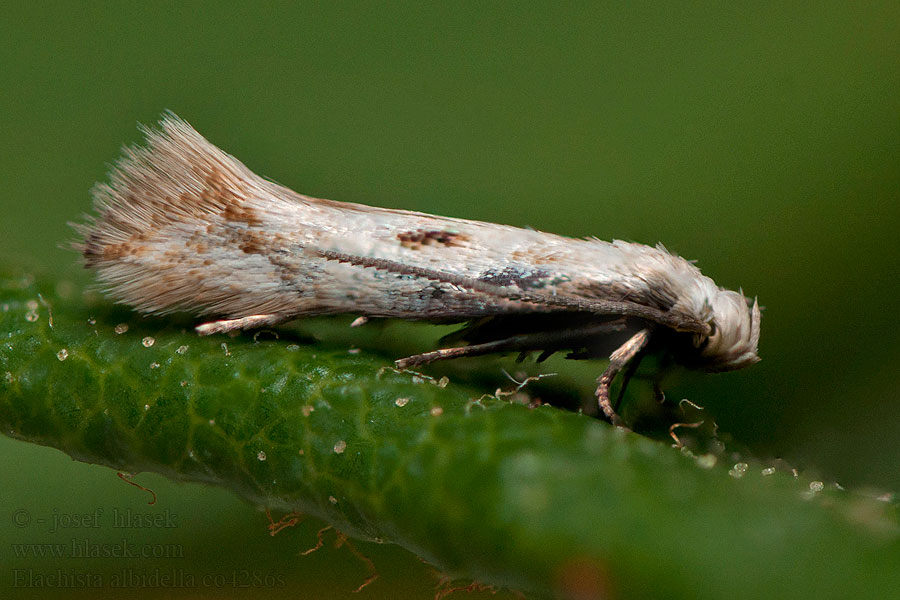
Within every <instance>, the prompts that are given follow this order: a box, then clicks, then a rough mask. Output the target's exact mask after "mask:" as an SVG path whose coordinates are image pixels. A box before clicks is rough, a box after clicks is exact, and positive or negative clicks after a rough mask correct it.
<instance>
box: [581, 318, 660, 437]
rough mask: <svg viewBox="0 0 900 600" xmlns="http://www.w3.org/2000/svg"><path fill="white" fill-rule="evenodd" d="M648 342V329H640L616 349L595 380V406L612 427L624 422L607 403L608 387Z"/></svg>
mask: <svg viewBox="0 0 900 600" xmlns="http://www.w3.org/2000/svg"><path fill="white" fill-rule="evenodd" d="M649 340H650V329H641V330H640V331H638V332H637V333H636V334H634V335H633V336H631V337H630V338H629V339H628V341H627V342H625V343H624V344H622V345H621V346H619V347H618V348H616V350H615V351H614V352H613V353H612V355H611V356H610V357H609V366H608V367H606V370H605V371H603V374H602V375H600V377H598V378H597V391H596V392H595V393H594V395H595V396H597V405H598V406H599V407H600V410H601V411H603V414H604V415H606V417H607V418H608V419H609V420H610V422H611V423H612V424H613V425H617V426H623V425H624V422H623V421H622V418H621V417H619V415H617V414H616V411H615V410H614V409H613V407H612V404H611V403H610V401H609V386H610V385H612V381H613V379H614V378H615V377H616V375H617V374H618V372H619V371H621V370H622V369H623V368H625V366H626V365H627V364H628V363H629V362H631V360H632V359H634V358H635V357H636V356H637V355H638V354H639V353H640V351H641V350H643V349H644V347H645V346H646V345H647V342H648V341H649Z"/></svg>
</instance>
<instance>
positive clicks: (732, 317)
mask: <svg viewBox="0 0 900 600" xmlns="http://www.w3.org/2000/svg"><path fill="white" fill-rule="evenodd" d="M708 302H709V305H708V308H709V311H708V313H707V314H708V318H707V323H709V327H710V332H709V334H708V335H705V334H699V333H697V334H694V346H695V347H696V348H697V350H698V351H699V355H700V356H699V359H700V360H699V362H700V364H699V365H698V366H699V367H700V368H702V369H704V370H706V371H732V370H734V369H740V368H742V367H746V366H749V365H752V364H753V363H755V362H758V361H759V356H758V355H757V353H756V352H757V346H758V344H759V320H760V310H759V303H758V302H757V301H756V300H755V299H754V300H753V302H752V304H751V302H750V300H749V299H748V298H745V297H744V295H743V294H741V293H738V292H732V291H729V290H721V289H720V290H718V291H717V292H716V293H714V294H712V296H711V297H710V298H709V300H708Z"/></svg>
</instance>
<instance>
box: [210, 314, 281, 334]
mask: <svg viewBox="0 0 900 600" xmlns="http://www.w3.org/2000/svg"><path fill="white" fill-rule="evenodd" d="M281 321H284V315H250V316H247V317H241V318H240V319H222V320H220V321H210V322H209V323H203V324H201V325H197V326H196V327H194V330H195V331H196V332H197V333H199V334H200V335H212V334H214V333H225V332H226V331H234V330H236V329H251V328H253V327H262V326H263V325H274V324H275V323H280V322H281Z"/></svg>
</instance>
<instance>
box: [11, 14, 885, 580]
mask: <svg viewBox="0 0 900 600" xmlns="http://www.w3.org/2000/svg"><path fill="white" fill-rule="evenodd" d="M801 4H803V5H802V6H801ZM0 65H2V66H0V90H2V92H0V136H2V137H0V140H2V141H0V203H2V210H0V215H2V219H0V240H2V241H0V258H2V259H3V260H5V261H7V262H12V263H19V264H23V265H26V266H29V267H33V268H36V269H40V270H44V271H50V272H52V273H58V274H60V275H61V276H64V277H67V278H69V279H75V280H77V281H86V280H87V275H86V274H84V273H83V272H81V270H80V268H79V266H78V265H77V260H76V256H75V255H74V254H73V253H71V252H67V251H63V250H60V249H59V248H58V244H59V243H60V242H61V241H63V240H66V239H69V238H70V237H71V235H72V233H71V231H70V230H69V229H68V227H67V226H66V223H67V221H71V220H77V219H79V218H80V215H81V214H82V213H83V212H84V211H86V210H87V209H88V208H89V205H90V197H89V194H88V190H89V189H90V187H91V185H92V184H93V183H94V182H95V181H97V180H100V179H102V178H103V177H104V176H105V174H106V172H107V169H108V166H109V164H110V163H111V162H112V161H113V160H114V159H115V158H116V157H117V156H118V155H119V151H120V146H121V145H122V144H123V143H126V142H134V141H137V140H139V139H140V136H139V133H138V131H137V130H136V127H135V125H136V123H137V122H143V123H152V122H154V121H155V120H156V119H157V118H158V116H159V114H160V112H161V111H162V110H163V109H171V110H173V111H174V112H176V113H177V114H179V115H180V116H181V117H183V118H185V119H187V120H188V121H190V122H191V123H192V124H193V125H194V126H195V127H196V128H197V129H198V130H199V131H200V132H201V133H203V134H204V135H205V136H207V137H208V138H209V139H210V140H212V141H213V142H214V143H216V144H217V145H219V146H221V147H223V148H224V149H225V150H226V151H228V152H230V153H232V154H234V155H236V156H237V157H239V158H240V159H242V160H243V161H244V162H246V163H247V164H248V165H249V166H250V167H251V168H253V169H254V170H256V171H257V172H259V173H260V174H263V175H266V176H268V177H271V178H273V179H275V180H277V181H279V182H281V183H284V184H285V185H288V186H289V187H292V188H294V189H296V190H298V191H300V192H304V193H308V194H310V195H314V196H319V197H326V198H334V199H338V200H351V201H357V202H362V203H367V204H372V205H378V206H389V207H396V208H407V209H413V210H421V211H426V212H433V213H438V214H443V215H451V216H458V217H465V218H471V219H479V220H487V221H494V222H503V223H509V224H513V225H520V226H531V227H534V228H537V229H541V230H545V231H552V232H556V233H561V234H565V235H569V236H574V237H579V236H597V237H599V238H601V239H611V238H622V239H627V240H634V241H639V242H644V243H650V244H653V243H656V242H658V241H662V242H663V243H665V244H666V246H667V247H668V248H669V249H670V250H672V251H674V252H677V253H678V254H681V255H683V256H685V257H687V258H692V259H694V258H695V259H698V261H699V266H700V267H701V268H702V269H703V271H704V273H706V274H708V275H710V276H712V277H713V278H714V279H715V280H716V281H717V282H718V283H720V284H721V285H723V286H726V287H732V288H738V287H743V289H744V291H745V293H747V294H748V295H756V296H758V297H759V299H760V302H761V303H762V304H763V305H764V306H765V307H766V309H765V312H764V316H763V326H762V341H761V347H760V353H761V355H762V357H763V362H761V363H760V364H759V365H756V366H754V367H752V368H750V369H747V370H745V371H741V372H737V373H732V374H725V375H715V376H703V375H701V376H690V377H686V378H684V379H682V380H681V381H680V382H679V383H678V384H677V385H676V386H675V387H674V388H673V389H670V390H669V394H670V397H675V398H680V397H687V398H690V399H691V400H694V401H696V402H698V403H700V404H703V405H704V406H706V409H707V410H708V411H710V412H711V413H712V414H713V415H714V416H715V418H716V420H717V421H718V423H719V427H720V430H721V431H724V432H728V433H730V434H731V435H732V436H733V437H734V438H735V439H736V440H737V441H738V442H740V443H741V444H744V445H746V446H747V447H749V448H751V449H752V451H753V452H754V453H755V454H756V455H757V456H760V457H763V458H769V457H776V456H777V457H784V458H785V459H787V460H788V461H789V462H791V463H792V464H794V465H796V466H797V467H799V468H801V469H805V470H807V471H809V472H813V473H817V474H819V475H820V476H821V477H823V478H825V479H826V480H836V481H838V482H840V483H841V484H843V485H844V486H845V487H854V488H860V487H870V488H875V489H880V490H898V489H900V402H898V397H900V393H898V391H897V390H898V387H900V372H898V365H900V347H898V346H897V344H896V343H895V342H896V340H898V339H900V319H898V316H897V314H898V304H900V302H898V297H900V250H898V247H897V226H898V224H900V5H898V4H897V3H896V2H883V3H867V4H866V5H865V6H862V5H857V4H856V3H844V2H825V3H816V6H815V7H813V6H811V5H810V6H807V5H805V3H795V4H792V5H788V6H786V5H784V3H775V2H766V3H752V4H750V5H744V4H741V5H738V4H736V3H733V4H726V3H691V4H690V6H673V5H666V6H663V4H662V3H622V4H611V5H606V6H603V5H601V4H600V3H591V4H590V6H589V7H584V6H582V7H580V8H563V7H562V6H561V5H559V4H557V3H548V4H547V5H544V4H542V3H508V4H507V3H484V2H478V3H474V2H473V3H454V4H452V5H422V4H420V3H409V4H406V5H403V4H391V5H389V6H385V5H378V4H361V5H358V4H352V3H350V4H332V3H321V4H318V3H315V4H313V3H296V4H295V3H285V4H284V5H282V6H279V5H277V4H271V3H261V2H259V3H258V2H249V3H233V2H223V3H184V2H182V3H177V4H169V3H100V2H94V3H89V4H76V3H63V2H57V3H52V2H51V3H43V4H41V5H40V6H38V5H37V4H34V5H32V4H31V3H21V4H20V5H19V6H12V5H8V6H6V7H5V8H4V9H3V11H2V23H0ZM601 366H602V365H595V367H596V368H597V370H598V371H599V369H600V368H601ZM585 390H586V393H589V392H590V384H589V383H585ZM0 451H2V453H3V456H4V460H3V461H2V465H3V466H2V467H0V490H2V491H0V494H2V507H3V509H4V510H5V509H7V508H18V507H20V506H24V507H27V508H28V509H29V510H31V511H35V514H50V512H51V511H52V510H53V509H54V508H56V509H58V510H59V511H63V512H66V511H67V512H78V511H80V512H90V511H91V510H93V509H94V508H96V507H97V506H107V507H108V508H109V507H115V506H118V507H120V508H121V507H124V506H133V507H135V508H136V509H138V510H142V508H141V507H142V506H143V504H142V503H143V501H144V498H142V497H140V496H139V495H138V494H137V493H136V492H135V491H134V490H133V489H132V488H128V487H127V486H124V485H122V484H120V483H119V482H118V481H117V480H116V479H115V477H113V476H111V474H110V472H109V471H108V470H106V469H102V468H99V467H91V466H87V465H81V464H76V463H72V462H70V461H69V460H68V458H66V457H65V456H64V455H62V454H61V453H59V452H57V451H53V450H48V449H43V448H38V447H32V446H29V445H27V444H23V443H17V442H13V441H11V440H9V439H6V438H0ZM140 481H141V482H142V483H145V484H146V483H147V482H148V481H149V482H151V483H152V484H153V486H154V489H156V490H157V492H158V493H159V492H162V493H163V495H164V497H165V499H166V502H168V504H167V506H171V507H174V508H173V510H175V509H177V510H178V511H181V513H182V514H183V516H184V518H183V520H182V525H181V527H180V529H179V530H178V532H177V536H179V537H178V539H180V540H181V542H182V543H184V544H193V546H192V548H193V549H192V550H191V551H190V562H191V567H190V568H196V569H200V570H202V565H203V564H205V563H209V565H216V567H217V568H218V567H219V566H221V565H222V564H223V563H222V562H221V561H222V557H221V556H219V555H218V554H217V552H214V551H212V550H211V549H213V550H214V549H215V548H216V547H217V546H225V547H230V546H234V545H235V544H237V547H238V548H246V551H242V553H239V555H238V556H237V557H234V558H229V559H227V560H233V561H235V562H236V564H238V563H240V564H248V563H250V564H256V563H259V564H261V565H266V564H271V565H275V566H276V567H277V568H278V569H279V571H280V572H285V573H288V574H289V575H288V577H289V584H290V585H289V587H290V588H291V589H293V590H295V591H298V590H303V589H306V588H304V587H303V586H305V585H313V584H311V583H310V582H309V581H308V580H307V578H308V577H310V574H311V573H312V574H315V577H317V578H318V577H324V578H326V580H325V583H322V584H321V585H320V584H319V583H315V584H314V585H313V587H311V588H309V589H310V590H315V593H316V595H317V597H343V596H344V595H345V593H346V592H347V591H348V590H350V589H353V588H354V587H356V585H358V583H359V582H361V579H362V578H364V574H365V569H364V567H363V566H362V565H361V564H360V563H357V562H354V561H355V559H354V558H353V557H352V555H349V554H348V553H346V551H334V550H331V551H328V552H330V554H328V555H326V556H324V557H322V556H320V557H318V558H316V557H312V558H309V559H304V561H305V562H304V561H301V560H300V559H298V558H296V557H295V556H294V555H295V554H296V550H297V549H302V547H305V545H310V544H307V542H310V540H311V539H312V537H314V536H312V532H314V531H315V529H316V527H315V526H314V525H309V526H305V527H307V529H306V530H305V531H304V532H303V533H302V534H298V533H293V532H292V533H290V534H288V535H284V536H283V537H279V538H275V541H272V540H271V539H269V538H268V537H267V536H266V535H265V519H264V517H262V516H260V515H259V514H258V513H257V512H256V511H255V510H253V509H251V508H249V507H247V506H245V505H243V504H242V503H241V502H240V501H239V500H237V499H234V498H232V497H231V496H230V495H229V494H227V493H225V492H221V491H218V490H209V489H204V488H201V487H198V486H178V485H175V484H171V483H168V482H166V481H165V480H163V479H161V478H157V477H154V476H142V478H141V479H140ZM98 501H99V502H100V504H99V505H98ZM3 518H4V519H6V515H3ZM5 522H6V523H9V521H8V520H6V521H5ZM26 532H27V535H25V534H26ZM101 533H103V535H107V534H109V535H112V533H110V532H101ZM113 533H114V532H113ZM47 536H49V534H47ZM311 536H312V537H311ZM49 537H52V536H49ZM41 539H43V538H41V537H40V535H39V534H38V532H37V531H32V530H27V529H26V530H22V529H17V528H14V527H12V528H11V527H10V526H8V525H7V526H3V527H0V541H2V543H3V544H4V546H3V551H6V549H7V548H8V547H9V544H10V543H22V542H31V541H33V540H35V541H40V540H41ZM53 539H56V538H53ZM273 548H278V550H277V551H273ZM244 552H246V553H249V554H251V555H253V556H254V558H253V559H252V560H251V559H249V558H248V555H247V554H245V553H244ZM226 554H227V553H226ZM273 554H277V555H278V558H277V560H276V559H274V558H273ZM374 554H375V557H376V563H377V564H378V567H379V569H380V570H381V571H382V573H383V579H385V578H387V579H388V581H392V582H393V583H391V585H392V586H401V587H399V588H398V589H400V590H403V589H406V590H408V591H409V593H410V594H420V593H423V591H424V593H426V594H427V593H428V590H429V589H430V588H429V586H430V585H431V583H432V582H431V580H429V579H428V577H427V576H426V575H423V573H424V572H425V570H424V567H422V566H420V565H419V563H417V561H415V560H412V559H410V558H408V557H407V556H406V555H405V554H404V553H402V552H400V551H399V550H394V549H389V548H381V549H378V550H376V551H374ZM386 557H387V558H386ZM378 558H381V560H377V559H378ZM227 560H226V561H225V562H227ZM253 561H256V562H255V563H254V562H253ZM20 562H22V561H20ZM17 564H18V563H17ZM22 564H25V563H24V562H23V563H22ZM35 564H36V565H39V567H40V568H46V567H47V563H46V561H38V562H36V563H35ZM107 567H108V565H107ZM110 568H111V567H110ZM328 568H331V569H332V571H330V573H331V575H328V574H327V573H326V574H323V571H322V570H323V569H328ZM392 569H394V570H395V571H396V573H394V576H395V579H393V580H391V579H390V577H391V570H392ZM404 571H409V572H411V573H413V575H410V576H409V577H404V576H403V572H404ZM356 575H358V578H357V579H354V577H356ZM329 577H331V578H332V579H333V580H334V581H333V582H332V583H333V584H334V585H333V586H332V585H331V584H330V583H328V581H330V580H329V579H327V578H329ZM348 577H349V580H346V581H345V580H344V579H345V578H348ZM8 585H10V580H9V573H7V572H4V573H0V589H5V588H6V587H7V586H8ZM379 586H381V587H379ZM402 586H407V588H404V587H402ZM158 591H159V590H157V592H158ZM168 591H171V590H167V592H168ZM32 592H33V593H34V594H37V595H40V594H44V593H48V594H49V593H50V592H49V591H48V590H32ZM141 593H146V594H147V595H149V596H152V595H153V594H154V593H155V592H154V591H153V590H143V591H139V592H138V595H140V594H141ZM368 593H369V594H370V595H371V597H380V594H385V595H388V594H390V595H395V594H396V593H397V592H396V591H395V590H391V589H390V588H389V587H388V584H387V583H384V582H382V583H380V584H379V583H376V584H375V585H373V586H372V588H370V590H369V592H368ZM188 595H193V594H188ZM194 597H196V596H194Z"/></svg>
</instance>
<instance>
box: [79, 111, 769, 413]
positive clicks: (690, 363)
mask: <svg viewBox="0 0 900 600" xmlns="http://www.w3.org/2000/svg"><path fill="white" fill-rule="evenodd" d="M143 131H144V133H145V135H146V145H145V146H143V147H132V148H126V149H125V150H124V156H123V157H122V158H120V159H119V161H118V163H117V164H116V165H115V167H114V168H113V170H112V172H111V174H110V176H109V181H108V183H102V184H98V185H97V186H95V188H94V190H93V199H94V210H95V211H96V215H95V216H89V217H87V218H86V221H85V222H84V223H82V224H80V225H74V227H75V228H76V230H77V231H78V232H79V234H80V236H79V237H80V241H78V242H76V243H75V248H76V249H77V250H78V251H79V252H80V253H81V254H82V256H83V257H84V264H85V266H86V267H88V268H91V269H95V270H96V274H97V279H98V281H99V283H100V284H101V287H102V289H104V291H105V292H106V293H107V294H108V295H109V296H111V297H112V298H113V299H115V300H116V301H117V302H119V303H122V304H126V305H129V306H131V307H133V308H134V309H136V310H138V311H140V312H142V313H146V314H152V315H165V314H169V313H174V312H188V313H192V314H194V315H196V316H198V317H212V318H214V319H215V320H210V321H208V322H205V323H202V324H200V325H198V326H197V327H196V330H197V332H198V333H199V334H201V335H210V334H215V333H222V332H228V331H233V330H240V329H249V328H256V327H261V326H270V325H274V324H277V323H283V322H285V321H289V320H292V319H295V318H297V317H305V316H313V315H329V314H338V313H351V314H355V315H360V316H361V319H357V321H356V322H355V323H357V324H358V323H361V322H363V321H364V320H365V319H368V318H383V317H391V318H399V319H416V320H425V321H433V322H440V323H463V326H462V328H461V329H460V330H459V331H458V332H456V333H454V334H451V336H450V337H449V338H448V339H447V342H448V343H452V344H455V345H452V346H451V347H444V348H440V349H437V350H434V351H431V352H425V353H423V354H417V355H414V356H409V357H407V358H403V359H400V360H398V361H396V365H397V367H398V368H400V369H406V368H410V367H414V366H418V365H423V364H426V363H431V362H434V361H439V360H446V359H451V358H458V357H464V356H477V355H484V354H488V353H507V352H518V353H520V354H523V355H526V354H528V353H531V352H540V356H539V358H538V359H539V360H543V359H544V358H546V357H547V356H549V355H551V354H553V353H555V352H558V351H567V352H568V358H573V359H590V358H608V359H609V365H608V366H607V367H606V369H605V370H604V371H603V373H602V374H601V375H600V377H599V378H598V379H597V388H596V398H597V402H598V405H599V408H600V410H601V411H602V413H603V414H604V415H605V416H606V417H607V418H608V419H609V420H610V421H611V422H612V423H614V424H617V425H620V424H622V420H621V419H620V417H619V416H618V415H617V414H616V411H615V410H614V408H613V406H612V403H611V401H610V386H611V385H612V382H613V380H614V378H615V377H616V375H617V374H618V373H619V372H622V371H623V370H624V371H625V374H624V375H623V378H624V379H625V381H623V386H624V385H626V384H627V378H628V377H630V374H631V373H633V371H634V369H635V368H636V365H637V363H638V362H639V361H640V359H641V357H642V356H644V355H645V354H646V353H647V352H649V351H651V350H655V349H663V350H664V352H665V353H667V354H668V355H669V356H671V357H672V358H673V359H674V360H675V361H676V362H678V363H680V364H682V365H684V366H687V367H688V368H695V369H700V370H705V371H728V370H732V369H739V368H741V367H745V366H747V365H750V364H752V363H755V362H756V361H758V360H759V358H758V356H757V345H758V341H759V328H760V309H759V305H758V303H757V302H756V301H755V300H752V301H751V300H750V299H748V298H745V297H744V295H743V293H739V292H734V291H729V290H725V289H722V288H720V287H718V286H717V285H716V284H715V282H713V280H712V279H710V278H709V277H706V276H704V275H703V274H701V272H700V270H699V269H698V268H697V267H696V266H694V265H693V264H692V263H691V262H689V261H687V260H685V259H683V258H681V257H679V256H676V255H673V254H671V253H669V252H667V251H666V249H665V248H664V247H663V246H662V245H658V246H656V247H651V246H645V245H642V244H637V243H631V242H625V241H619V240H615V241H612V242H605V241H601V240H599V239H571V238H566V237H562V236H559V235H554V234H551V233H543V232H540V231H533V230H530V229H520V228H517V227H511V226H506V225H496V224H493V223H483V222H478V221H469V220H465V219H457V218H449V217H439V216H433V215H428V214H423V213H418V212H412V211H407V210H392V209H384V208H375V207H370V206H364V205H361V204H351V203H347V202H336V201H332V200H322V199H319V198H312V197H309V196H304V195H301V194H298V193H296V192H294V191H292V190H290V189H288V188H286V187H284V186H281V185H279V184H277V183H274V182H272V181H269V180H267V179H264V178H262V177H260V176H258V175H256V174H254V173H253V172H252V171H250V169H248V168H247V167H246V166H244V165H243V164H242V163H241V162H239V161H238V160H237V159H235V158H234V157H232V156H230V155H229V154H226V153H225V152H223V151H222V150H220V149H219V148H217V147H216V146H214V145H213V144H211V143H210V142H208V141H207V140H206V139H205V138H203V137H202V136H201V135H200V134H199V133H197V132H196V131H195V130H194V129H193V128H192V127H191V126H190V125H189V124H188V123H186V122H185V121H183V120H181V119H179V118H178V117H177V116H175V115H174V114H171V113H167V114H165V115H164V116H163V118H162V119H161V121H160V123H159V127H158V128H157V129H151V128H143Z"/></svg>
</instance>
